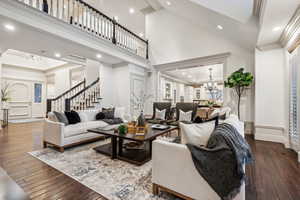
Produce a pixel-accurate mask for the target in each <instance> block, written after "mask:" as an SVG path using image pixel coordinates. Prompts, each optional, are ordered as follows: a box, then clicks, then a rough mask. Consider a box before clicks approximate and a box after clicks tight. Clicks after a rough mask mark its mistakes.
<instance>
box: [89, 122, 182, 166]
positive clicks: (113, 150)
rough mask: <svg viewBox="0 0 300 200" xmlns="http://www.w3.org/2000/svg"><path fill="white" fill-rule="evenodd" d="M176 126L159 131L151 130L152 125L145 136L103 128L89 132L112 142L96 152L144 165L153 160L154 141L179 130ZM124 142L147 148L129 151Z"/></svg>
mask: <svg viewBox="0 0 300 200" xmlns="http://www.w3.org/2000/svg"><path fill="white" fill-rule="evenodd" d="M177 129H178V127H176V126H169V128H167V129H164V130H158V129H153V128H151V124H150V125H149V126H148V131H147V133H146V134H145V135H143V136H138V135H136V134H135V133H126V134H119V133H118V132H116V131H115V130H109V131H107V130H102V129H101V128H95V129H89V130H88V132H93V133H97V134H101V135H105V136H109V137H110V139H111V142H110V143H108V144H104V145H101V146H98V147H95V148H94V150H95V151H97V152H99V153H102V154H105V155H108V156H111V158H112V159H119V160H123V161H126V162H129V163H132V164H135V165H143V164H144V163H146V162H148V161H149V160H151V156H152V141H153V140H155V139H156V138H157V137H158V136H161V135H164V134H166V133H170V132H171V131H173V130H177ZM124 140H129V141H135V142H139V143H144V144H145V148H143V149H134V150H127V149H124V148H123V142H124Z"/></svg>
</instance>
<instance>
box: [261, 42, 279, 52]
mask: <svg viewBox="0 0 300 200" xmlns="http://www.w3.org/2000/svg"><path fill="white" fill-rule="evenodd" d="M256 48H257V49H258V50H260V51H269V50H272V49H280V48H282V46H281V44H280V43H279V42H273V43H269V44H264V45H259V46H257V47H256Z"/></svg>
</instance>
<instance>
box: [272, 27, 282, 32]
mask: <svg viewBox="0 0 300 200" xmlns="http://www.w3.org/2000/svg"><path fill="white" fill-rule="evenodd" d="M280 29H281V27H280V26H276V27H274V28H273V31H279V30H280Z"/></svg>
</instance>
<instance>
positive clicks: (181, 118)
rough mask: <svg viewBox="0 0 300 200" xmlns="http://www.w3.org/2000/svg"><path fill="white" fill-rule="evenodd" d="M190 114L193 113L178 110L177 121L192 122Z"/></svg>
mask: <svg viewBox="0 0 300 200" xmlns="http://www.w3.org/2000/svg"><path fill="white" fill-rule="evenodd" d="M192 114H193V111H188V112H184V111H182V110H179V121H187V122H189V121H192Z"/></svg>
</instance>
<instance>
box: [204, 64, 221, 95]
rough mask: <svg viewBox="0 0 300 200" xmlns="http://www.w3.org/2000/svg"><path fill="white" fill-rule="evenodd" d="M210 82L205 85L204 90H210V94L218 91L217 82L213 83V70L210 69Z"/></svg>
mask: <svg viewBox="0 0 300 200" xmlns="http://www.w3.org/2000/svg"><path fill="white" fill-rule="evenodd" d="M208 70H209V81H208V82H207V83H204V88H205V89H206V90H208V91H209V92H213V91H217V90H218V87H217V82H214V81H213V77H212V68H209V69H208Z"/></svg>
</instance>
